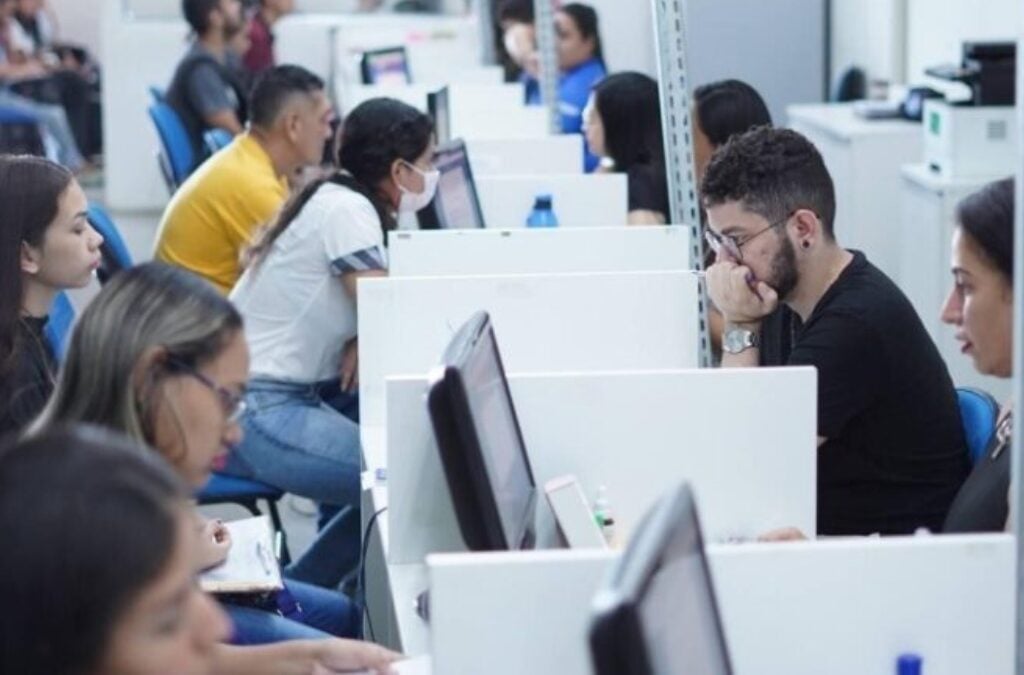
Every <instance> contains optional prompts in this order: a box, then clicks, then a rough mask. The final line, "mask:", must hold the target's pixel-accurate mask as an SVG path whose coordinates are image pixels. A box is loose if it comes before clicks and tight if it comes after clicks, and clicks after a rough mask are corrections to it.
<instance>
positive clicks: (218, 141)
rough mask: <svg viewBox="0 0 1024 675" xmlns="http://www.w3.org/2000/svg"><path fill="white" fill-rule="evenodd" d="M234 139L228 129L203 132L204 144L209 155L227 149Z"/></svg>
mask: <svg viewBox="0 0 1024 675" xmlns="http://www.w3.org/2000/svg"><path fill="white" fill-rule="evenodd" d="M234 138H235V137H234V136H232V135H231V132H230V131H227V130H226V129H207V130H206V131H204V132H203V144H204V145H205V146H206V152H207V154H210V155H213V154H215V153H216V152H217V151H218V150H221V149H223V148H226V147H227V146H228V144H229V143H231V141H232V140H233V139H234Z"/></svg>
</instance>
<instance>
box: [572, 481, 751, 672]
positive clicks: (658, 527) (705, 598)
mask: <svg viewBox="0 0 1024 675" xmlns="http://www.w3.org/2000/svg"><path fill="white" fill-rule="evenodd" d="M590 652H591V656H592V658H593V663H594V669H595V672H596V673H597V675H611V674H612V673H614V674H615V675H671V674H674V673H686V675H732V666H731V665H730V661H729V651H728V648H727V646H726V642H725V634H724V632H723V630H722V622H721V619H720V617H719V613H718V604H717V601H716V600H715V591H714V586H713V584H712V581H711V573H710V569H709V567H708V562H707V558H706V557H705V554H704V542H703V538H702V537H701V532H700V522H699V520H698V518H697V507H696V504H695V503H694V499H693V494H692V492H691V491H690V488H689V486H688V485H687V484H685V483H684V484H682V485H680V486H679V487H678V488H676V489H674V490H673V491H672V492H670V493H669V494H668V495H666V496H665V497H663V498H662V499H660V500H659V501H658V503H657V504H656V505H655V506H654V507H653V508H652V509H651V511H649V512H648V514H647V515H646V516H645V517H644V520H643V522H642V523H641V525H640V527H639V528H638V530H637V531H636V533H635V534H634V536H633V538H632V540H631V541H630V543H629V547H628V548H627V549H626V551H625V553H624V554H623V555H622V557H621V558H620V559H619V561H618V562H617V563H616V565H615V566H614V568H613V569H612V571H611V574H610V575H609V577H608V579H607V580H606V582H605V584H604V586H603V587H602V588H601V590H599V591H598V594H597V596H596V597H595V599H594V617H593V621H592V623H591V627H590Z"/></svg>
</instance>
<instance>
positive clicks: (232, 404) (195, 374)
mask: <svg viewBox="0 0 1024 675" xmlns="http://www.w3.org/2000/svg"><path fill="white" fill-rule="evenodd" d="M168 363H169V365H170V366H171V367H172V368H174V369H175V370H177V371H179V372H182V373H184V374H186V375H188V376H189V377H192V378H195V379H196V380H197V381H199V382H200V383H201V384H203V385H204V386H205V387H206V388H208V389H209V390H210V391H212V392H213V393H215V394H217V398H219V399H220V406H221V408H223V410H224V416H225V417H226V418H227V421H228V424H235V423H236V422H238V420H240V419H242V415H244V414H245V411H246V408H247V407H248V406H246V404H245V398H244V396H245V391H244V390H243V391H241V392H240V393H237V394H236V393H235V392H233V391H231V390H230V389H226V388H224V387H222V386H220V385H219V384H217V383H216V382H214V381H213V380H211V379H210V378H208V377H207V376H206V375H203V374H202V373H200V372H199V371H198V370H196V369H195V368H193V367H191V366H189V365H186V364H185V363H184V362H182V361H180V360H178V359H171V360H170V361H169V362H168Z"/></svg>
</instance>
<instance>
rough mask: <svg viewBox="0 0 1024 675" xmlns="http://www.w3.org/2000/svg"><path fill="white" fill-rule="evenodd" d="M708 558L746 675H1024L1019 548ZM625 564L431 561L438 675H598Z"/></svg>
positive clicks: (869, 545)
mask: <svg viewBox="0 0 1024 675" xmlns="http://www.w3.org/2000/svg"><path fill="white" fill-rule="evenodd" d="M708 556H709V560H710V563H711V570H712V575H713V578H714V584H715V590H716V592H717V595H718V604H719V608H720V611H721V616H722V621H723V625H724V629H725V633H726V642H727V644H728V648H729V651H730V656H731V661H732V666H733V671H734V672H735V673H736V675H762V674H764V673H785V674H786V675H820V674H821V673H829V675H864V674H865V673H895V672H896V660H897V658H898V657H899V655H901V654H904V653H915V654H917V655H919V656H921V657H922V658H923V662H924V672H926V673H928V675H962V674H963V673H985V674H986V675H1010V674H1011V673H1013V635H1014V626H1015V622H1014V594H1013V588H1014V568H1013V565H1014V543H1013V538H1012V537H1011V536H1009V535H1005V534H995V535H974V536H942V537H903V538H884V539H873V538H855V539H846V540H827V541H819V542H801V543H790V544H755V545H731V546H709V549H708ZM614 560H615V554H612V553H602V552H588V551H547V552H528V553H488V554H455V555H451V554H449V555H432V556H430V557H429V558H428V559H427V564H428V568H429V583H430V595H431V598H430V599H431V626H430V636H431V645H432V648H431V652H432V658H433V672H434V673H436V674H438V675H444V674H446V673H466V672H484V671H485V672H487V673H489V674H491V675H504V674H506V673H508V674H511V673H521V672H530V673H532V674H534V675H556V674H557V675H589V674H590V673H592V672H593V671H592V670H591V664H590V654H589V646H588V644H587V631H588V629H589V622H590V608H591V603H592V600H593V595H594V591H595V590H596V589H597V588H598V587H599V586H600V584H601V583H602V581H603V579H604V578H605V574H606V573H607V570H608V568H609V566H610V565H611V564H612V563H613V561H614ZM480 617H487V619H486V620H485V621H481V619H480ZM669 629H670V630H671V631H672V632H673V633H676V632H677V631H681V630H682V626H681V625H680V624H679V623H678V622H675V623H673V624H671V625H670V628H669ZM482 667H484V670H481V668H482Z"/></svg>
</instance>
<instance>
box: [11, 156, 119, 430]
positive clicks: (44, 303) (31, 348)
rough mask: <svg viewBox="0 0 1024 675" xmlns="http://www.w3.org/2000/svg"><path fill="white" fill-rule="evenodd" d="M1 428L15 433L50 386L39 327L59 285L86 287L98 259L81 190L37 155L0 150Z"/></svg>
mask: <svg viewBox="0 0 1024 675" xmlns="http://www.w3.org/2000/svg"><path fill="white" fill-rule="evenodd" d="M0 205H2V206H0V210H2V214H3V215H2V220H3V227H0V288H3V289H4V290H3V293H0V434H4V433H10V432H17V431H20V430H21V429H22V428H23V427H24V426H25V425H26V424H28V423H29V422H30V421H31V420H32V418H33V417H35V416H36V415H37V414H38V413H39V411H40V410H42V408H43V405H44V404H45V403H46V399H47V397H48V396H49V395H50V392H51V391H52V389H53V378H54V374H55V372H56V359H55V356H54V354H53V351H52V349H51V346H50V345H49V343H48V342H47V340H46V335H45V333H44V329H45V328H46V324H47V321H48V320H49V313H50V307H51V306H52V305H53V301H54V298H56V296H57V294H58V293H59V292H61V291H64V290H67V289H70V288H81V287H83V286H86V285H87V284H88V283H89V281H90V279H92V276H93V272H94V271H95V270H96V269H97V268H98V267H99V265H100V262H101V260H102V256H101V254H100V245H101V244H102V243H103V237H102V236H100V234H99V233H98V232H96V230H94V229H93V228H92V226H91V225H90V224H89V220H88V218H87V216H86V209H87V207H88V204H87V202H86V198H85V193H84V192H82V188H80V187H79V186H78V183H77V182H76V181H75V179H74V177H73V176H72V175H71V172H70V171H68V170H67V169H65V168H64V167H62V166H60V165H58V164H55V163H53V162H50V161H48V160H45V159H42V158H39V157H28V156H0Z"/></svg>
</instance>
